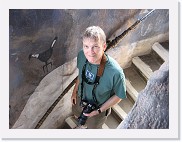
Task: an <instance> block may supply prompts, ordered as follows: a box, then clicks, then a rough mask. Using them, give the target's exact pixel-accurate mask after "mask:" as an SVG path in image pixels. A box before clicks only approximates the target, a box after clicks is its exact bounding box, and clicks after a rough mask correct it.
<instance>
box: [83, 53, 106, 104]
mask: <svg viewBox="0 0 182 142" xmlns="http://www.w3.org/2000/svg"><path fill="white" fill-rule="evenodd" d="M106 61H107V57H106V55H105V54H103V56H102V59H101V63H100V66H99V68H98V70H97V75H96V78H95V81H94V82H89V81H88V79H87V78H86V77H85V69H86V65H87V62H88V60H87V59H86V61H85V64H84V66H83V69H82V82H81V101H83V88H84V83H83V82H85V83H87V84H89V85H94V87H93V89H92V97H93V100H94V101H95V103H96V104H98V101H97V98H96V95H95V89H96V87H97V85H98V84H99V80H100V77H101V76H102V75H103V72H104V68H105V64H106Z"/></svg>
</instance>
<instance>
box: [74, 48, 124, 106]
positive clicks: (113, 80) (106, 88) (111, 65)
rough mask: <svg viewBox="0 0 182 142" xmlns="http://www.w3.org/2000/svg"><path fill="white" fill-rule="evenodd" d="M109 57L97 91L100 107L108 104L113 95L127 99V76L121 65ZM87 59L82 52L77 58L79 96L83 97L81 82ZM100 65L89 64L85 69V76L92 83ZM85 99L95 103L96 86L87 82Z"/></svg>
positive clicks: (84, 91)
mask: <svg viewBox="0 0 182 142" xmlns="http://www.w3.org/2000/svg"><path fill="white" fill-rule="evenodd" d="M106 56H107V62H106V65H105V69H104V73H103V75H102V76H101V77H100V80H99V85H97V87H96V89H95V95H96V99H97V101H98V103H99V104H98V105H101V104H103V103H104V102H106V101H107V100H108V99H109V98H110V97H111V96H112V95H114V94H116V95H117V96H118V97H119V98H121V99H125V98H126V85H125V75H124V73H123V69H122V68H121V67H120V65H119V64H118V63H117V62H116V61H115V60H114V59H113V58H112V57H110V56H109V55H106ZM85 61H86V57H85V55H84V53H83V50H81V51H80V52H79V53H78V56H77V68H78V69H79V76H78V77H79V81H80V83H79V86H78V95H79V96H81V82H82V77H81V74H82V69H83V66H84V64H85ZM98 67H99V65H95V64H91V63H89V62H87V64H86V69H85V76H86V77H87V78H88V79H89V81H90V82H94V81H95V78H96V75H97V69H98ZM83 84H84V85H83V86H84V88H83V99H86V100H88V101H93V96H92V90H93V87H94V85H89V84H87V83H86V82H83Z"/></svg>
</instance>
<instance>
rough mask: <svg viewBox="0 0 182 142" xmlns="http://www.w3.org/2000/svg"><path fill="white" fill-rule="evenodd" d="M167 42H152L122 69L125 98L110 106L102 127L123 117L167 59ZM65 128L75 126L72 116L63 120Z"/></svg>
mask: <svg viewBox="0 0 182 142" xmlns="http://www.w3.org/2000/svg"><path fill="white" fill-rule="evenodd" d="M168 56H169V43H168V41H166V42H164V43H158V42H156V43H154V44H153V46H152V50H151V52H150V53H149V54H147V55H142V56H139V57H134V58H133V59H132V64H131V66H130V67H128V68H125V69H124V73H125V76H126V89H127V99H124V100H122V101H121V102H120V103H118V104H116V105H114V106H113V107H112V111H111V115H110V116H109V117H108V119H107V121H106V123H105V124H104V125H103V129H115V128H117V126H118V125H119V124H120V123H121V122H122V120H124V119H125V117H126V116H127V114H128V112H129V111H130V110H131V109H132V107H133V105H134V103H135V101H136V100H137V97H138V93H139V92H140V91H141V90H143V89H144V88H145V86H146V84H147V80H148V79H149V78H150V76H151V75H152V74H153V72H154V71H156V70H158V69H159V68H160V66H161V65H162V64H163V63H164V62H165V61H166V60H168ZM65 122H66V124H65V126H64V128H65V129H73V128H75V127H76V120H75V119H74V117H73V116H70V117H68V118H67V119H66V120H65Z"/></svg>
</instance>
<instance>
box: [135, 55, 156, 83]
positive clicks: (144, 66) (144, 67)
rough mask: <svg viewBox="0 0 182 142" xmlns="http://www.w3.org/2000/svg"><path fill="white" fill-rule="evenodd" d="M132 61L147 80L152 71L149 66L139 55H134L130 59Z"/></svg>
mask: <svg viewBox="0 0 182 142" xmlns="http://www.w3.org/2000/svg"><path fill="white" fill-rule="evenodd" d="M132 63H133V64H134V65H135V66H136V67H137V68H138V70H139V71H140V72H141V73H142V75H143V76H144V77H145V78H146V80H148V79H149V78H150V77H151V75H152V74H153V71H152V70H151V68H150V67H149V65H147V64H145V63H144V62H143V61H142V60H141V59H140V58H139V57H134V58H133V59H132Z"/></svg>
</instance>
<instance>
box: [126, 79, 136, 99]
mask: <svg viewBox="0 0 182 142" xmlns="http://www.w3.org/2000/svg"><path fill="white" fill-rule="evenodd" d="M125 81H126V91H127V92H128V94H129V95H130V96H131V98H132V99H133V100H134V101H136V99H137V97H138V92H137V91H136V90H135V88H134V87H133V86H132V85H131V83H130V81H129V80H128V79H126V80H125Z"/></svg>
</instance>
